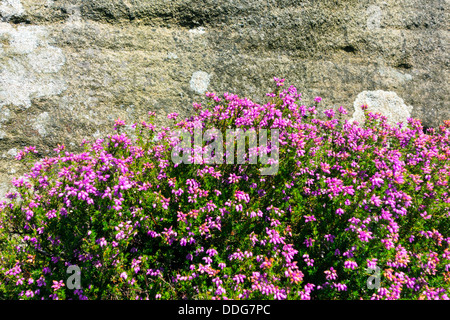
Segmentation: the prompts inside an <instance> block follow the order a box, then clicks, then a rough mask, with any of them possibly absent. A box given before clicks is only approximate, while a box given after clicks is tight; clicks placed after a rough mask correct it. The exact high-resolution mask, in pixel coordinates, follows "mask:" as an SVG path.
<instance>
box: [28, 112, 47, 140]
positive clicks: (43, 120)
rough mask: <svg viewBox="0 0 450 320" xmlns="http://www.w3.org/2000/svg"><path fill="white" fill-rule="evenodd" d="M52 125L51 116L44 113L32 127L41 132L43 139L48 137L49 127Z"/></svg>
mask: <svg viewBox="0 0 450 320" xmlns="http://www.w3.org/2000/svg"><path fill="white" fill-rule="evenodd" d="M49 124H50V116H49V114H48V112H42V113H41V114H40V115H38V116H37V118H36V119H35V120H34V121H33V123H32V127H33V129H34V130H36V131H37V132H39V134H40V135H41V136H42V137H45V136H46V135H47V133H48V132H47V130H48V126H49Z"/></svg>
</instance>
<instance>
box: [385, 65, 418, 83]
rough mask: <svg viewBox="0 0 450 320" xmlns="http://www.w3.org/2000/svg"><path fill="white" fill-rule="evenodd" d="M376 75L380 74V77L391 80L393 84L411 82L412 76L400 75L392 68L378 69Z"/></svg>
mask: <svg viewBox="0 0 450 320" xmlns="http://www.w3.org/2000/svg"><path fill="white" fill-rule="evenodd" d="M378 73H379V74H380V76H382V77H383V78H385V79H391V80H393V81H394V82H397V83H403V82H406V81H411V80H412V78H413V77H412V75H410V74H409V73H401V72H399V71H397V70H395V69H394V68H391V67H380V68H379V70H378Z"/></svg>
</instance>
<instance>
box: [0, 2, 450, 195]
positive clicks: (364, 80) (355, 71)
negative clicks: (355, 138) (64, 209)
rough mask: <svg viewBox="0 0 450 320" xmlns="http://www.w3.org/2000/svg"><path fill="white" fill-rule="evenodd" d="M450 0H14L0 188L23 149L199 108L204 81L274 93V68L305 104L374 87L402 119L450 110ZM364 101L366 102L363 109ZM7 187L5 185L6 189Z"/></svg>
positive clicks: (4, 56) (433, 121) (5, 70)
mask: <svg viewBox="0 0 450 320" xmlns="http://www.w3.org/2000/svg"><path fill="white" fill-rule="evenodd" d="M448 7H449V2H448V1H445V0H428V1H423V0H400V1H398V0H385V1H381V0H367V1H360V0H344V1H342V0H339V1H338V0H321V1H317V0H309V1H296V0H265V1H261V0H233V1H229V0H205V1H196V0H171V1H167V0H133V1H131V0H58V1H56V0H0V16H1V19H0V190H6V189H7V185H8V181H9V180H10V178H11V177H12V176H13V174H11V172H12V169H14V170H13V171H14V175H18V174H20V173H21V169H20V168H21V167H20V166H18V165H17V164H16V163H15V162H14V161H13V160H12V158H13V157H11V154H12V153H14V152H13V151H11V150H20V149H21V148H23V147H24V146H27V145H35V146H36V147H37V148H38V150H40V152H41V153H40V154H39V155H40V156H42V157H44V156H46V155H47V154H48V152H50V151H51V150H52V149H53V148H54V147H56V145H57V144H58V143H59V144H61V143H63V144H65V145H66V146H67V149H69V150H73V151H76V150H77V147H78V145H79V142H80V141H81V140H82V139H83V138H86V139H95V138H99V137H102V136H104V135H107V134H108V133H110V132H111V127H112V124H113V121H114V120H115V119H117V118H118V117H120V118H122V119H126V120H127V121H139V120H142V119H145V118H146V115H147V112H148V111H150V110H152V111H156V112H157V119H158V121H159V123H161V124H162V123H164V122H165V121H166V115H167V114H168V113H170V112H178V113H180V115H181V116H187V115H189V114H190V113H191V112H192V102H202V101H203V93H204V92H206V91H215V92H217V93H222V92H225V91H228V92H233V93H236V94H239V95H240V96H247V97H249V98H252V99H254V100H256V101H257V102H263V100H262V99H263V98H264V93H265V92H268V91H269V90H271V88H272V78H273V77H274V76H277V77H282V78H286V82H287V83H289V84H294V85H296V86H297V87H298V88H299V90H300V91H301V92H302V93H303V97H304V100H303V102H304V103H305V104H309V103H311V101H312V99H313V98H314V97H315V96H321V97H323V100H322V102H321V106H322V108H325V107H330V106H333V107H338V106H340V105H342V106H345V107H347V109H348V110H350V112H349V118H350V117H354V118H355V119H356V118H357V117H358V112H359V111H358V104H360V103H361V102H362V101H363V100H364V101H366V102H367V104H369V107H370V108H372V109H373V110H374V111H380V112H389V113H390V114H392V115H396V119H400V120H399V121H404V120H405V119H406V118H407V117H409V116H411V117H414V118H420V119H421V120H422V123H423V124H424V125H425V126H430V127H436V126H438V125H439V124H441V123H442V120H446V119H450V107H449V102H448V97H449V85H448V66H449V59H448V53H447V51H446V47H447V46H448V40H449V34H448V29H449V28H448V27H449V25H448V21H449V10H448V9H449V8H448ZM353 109H355V110H353ZM0 193H2V191H0Z"/></svg>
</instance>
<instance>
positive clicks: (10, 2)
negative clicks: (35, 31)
mask: <svg viewBox="0 0 450 320" xmlns="http://www.w3.org/2000/svg"><path fill="white" fill-rule="evenodd" d="M24 12H25V10H24V9H23V6H22V3H21V2H20V0H3V1H2V3H1V4H0V14H1V16H2V17H3V18H4V19H5V20H6V21H8V20H9V19H11V18H12V17H15V16H16V17H20V16H21V15H23V14H24Z"/></svg>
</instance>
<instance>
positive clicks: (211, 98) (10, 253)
mask: <svg viewBox="0 0 450 320" xmlns="http://www.w3.org/2000/svg"><path fill="white" fill-rule="evenodd" d="M275 82H276V89H275V90H274V92H272V93H269V94H267V96H268V102H267V103H266V104H264V105H261V104H256V103H254V102H252V101H250V100H249V99H246V98H244V99H241V98H239V97H238V96H236V95H233V94H229V93H225V94H224V95H223V96H222V97H219V96H217V95H216V94H213V93H207V97H208V103H207V104H206V105H203V106H202V105H201V104H194V108H195V110H196V114H195V115H194V116H192V117H190V118H189V119H185V120H182V121H179V120H178V119H177V118H178V117H177V116H178V115H177V114H170V115H169V116H168V118H169V119H172V120H173V121H174V125H173V127H172V128H169V127H162V128H160V129H159V130H158V129H157V128H156V127H155V126H154V125H152V124H151V122H149V123H147V122H142V123H141V124H134V125H132V127H133V128H134V130H135V137H136V138H130V136H128V135H127V134H125V133H123V131H124V128H125V122H123V121H121V120H117V121H116V123H115V126H114V129H115V130H116V131H117V132H116V133H114V134H112V135H110V136H109V137H108V138H105V139H98V140H96V141H93V142H88V141H83V145H84V147H85V151H84V152H82V153H79V154H73V153H68V152H65V151H64V147H63V146H59V147H58V148H56V149H55V153H56V155H55V156H54V157H52V158H45V159H42V160H41V161H38V162H34V161H35V160H33V157H34V155H33V154H34V153H36V149H35V148H33V147H28V148H25V149H24V150H23V151H21V152H20V153H19V154H18V156H17V158H18V159H19V160H21V161H24V163H26V164H28V165H29V168H30V170H29V172H28V173H27V174H26V175H25V176H24V177H22V178H18V179H14V180H13V181H12V183H13V185H14V187H15V188H16V190H17V192H14V193H9V194H8V195H7V197H8V198H9V201H8V202H3V203H2V204H1V206H0V210H1V220H0V245H1V248H0V250H1V256H0V258H1V260H0V269H1V270H0V297H2V298H6V299H448V298H449V297H450V249H449V244H450V232H449V230H450V194H449V176H450V140H449V136H450V123H448V122H445V125H443V126H441V127H440V128H439V129H438V130H429V131H427V133H424V132H423V128H422V126H421V123H420V121H418V120H415V119H408V123H407V125H406V127H403V125H402V124H399V125H398V126H396V127H391V126H389V125H388V124H387V123H386V118H385V117H384V116H382V115H380V114H372V113H369V112H368V111H367V110H365V116H366V120H365V123H364V125H362V126H360V125H359V124H357V123H350V122H348V121H347V120H346V121H343V120H341V115H343V114H345V113H346V112H347V111H346V110H345V109H344V108H343V107H340V108H339V109H337V110H333V109H330V110H326V111H325V112H324V115H323V117H320V115H319V114H318V112H317V111H316V107H317V104H318V103H320V100H321V98H320V97H316V98H315V99H314V101H315V106H309V107H307V106H305V105H302V104H301V102H300V101H301V98H300V96H301V95H300V93H298V92H297V89H296V88H295V87H293V86H290V87H289V88H288V89H284V79H277V78H275ZM363 109H366V107H365V106H363ZM152 115H153V114H150V116H152ZM199 124H200V125H201V129H202V130H208V129H211V128H214V129H217V130H219V131H221V132H225V131H226V130H227V129H229V128H240V129H242V130H243V131H247V130H250V129H255V130H258V129H261V128H266V129H278V130H279V137H278V141H275V142H277V143H273V141H272V142H269V143H268V145H267V146H266V148H265V150H262V149H264V148H263V147H261V146H260V147H259V148H257V150H250V151H251V152H254V153H255V152H256V153H257V152H261V150H262V151H263V152H267V153H269V151H276V152H277V154H278V160H273V159H272V164H274V162H276V161H278V163H277V164H278V171H277V172H276V174H273V175H262V174H261V170H260V169H263V168H264V167H267V165H266V164H264V163H261V162H259V163H248V161H247V162H245V163H235V164H230V163H223V162H220V161H219V162H218V163H210V162H208V161H206V160H205V159H208V157H206V156H213V155H214V152H215V151H214V150H211V148H208V147H207V145H204V146H203V147H202V148H200V150H183V151H185V152H187V151H194V153H191V152H188V154H191V157H188V161H187V162H188V163H185V162H183V163H174V162H173V161H172V160H171V159H172V158H173V152H174V151H177V150H178V151H179V150H180V149H179V146H180V141H182V139H181V137H179V136H177V135H174V134H173V133H174V132H175V130H178V129H185V130H187V131H188V132H189V133H191V134H193V133H194V130H195V127H196V126H199ZM269 141H270V139H269ZM223 145H224V146H225V147H227V146H229V145H227V143H225V142H224V143H223ZM185 149H186V148H185ZM225 149H226V148H225ZM251 152H249V155H248V156H247V158H246V160H249V158H250V154H251ZM194 154H197V155H199V154H200V155H204V156H205V157H200V159H198V158H195V156H193V155H194ZM228 155H230V153H228ZM231 156H233V154H231ZM269 163H270V161H269ZM69 266H77V267H78V268H79V269H80V271H81V275H80V280H81V287H79V288H75V289H73V288H69V285H68V281H67V278H68V277H69V275H70V274H68V273H67V269H68V267H69ZM376 270H378V271H379V273H380V274H379V275H378V276H374V275H375V271H376ZM369 280H370V281H369ZM372 280H373V281H372ZM377 281H378V283H377Z"/></svg>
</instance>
